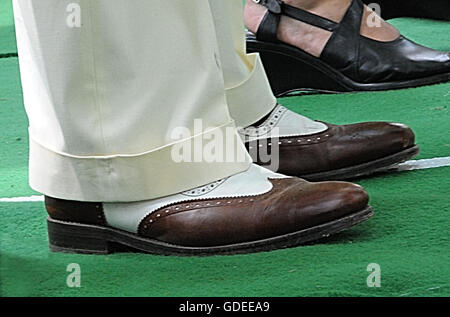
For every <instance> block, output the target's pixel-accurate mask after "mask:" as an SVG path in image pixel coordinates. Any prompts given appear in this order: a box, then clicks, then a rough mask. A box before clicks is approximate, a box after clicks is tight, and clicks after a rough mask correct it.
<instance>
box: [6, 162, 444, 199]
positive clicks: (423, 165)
mask: <svg viewBox="0 0 450 317" xmlns="http://www.w3.org/2000/svg"><path fill="white" fill-rule="evenodd" d="M444 166H450V156H447V157H436V158H432V159H424V160H411V161H407V162H405V163H401V164H399V165H397V166H396V167H393V168H390V169H388V170H389V171H399V172H401V171H413V170H423V169H429V168H436V167H444ZM43 201H44V196H29V197H12V198H0V203H25V202H43Z"/></svg>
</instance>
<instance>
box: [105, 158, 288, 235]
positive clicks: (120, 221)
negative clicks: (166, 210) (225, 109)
mask: <svg viewBox="0 0 450 317" xmlns="http://www.w3.org/2000/svg"><path fill="white" fill-rule="evenodd" d="M268 178H288V177H287V176H284V175H282V174H278V173H274V172H272V171H270V170H268V169H265V168H263V167H260V166H258V165H256V164H252V165H251V166H250V168H249V169H248V170H247V171H245V172H243V173H239V174H236V175H233V176H230V177H228V178H226V179H223V180H219V181H216V182H213V183H211V184H208V185H205V186H201V187H198V188H195V189H192V190H190V191H186V192H184V193H179V194H176V195H171V196H167V197H162V198H158V199H153V200H148V201H142V202H131V203H104V204H103V210H104V213H105V217H106V221H107V222H108V224H109V225H110V226H112V227H114V228H119V229H122V230H126V231H129V232H133V233H137V229H138V226H139V223H140V222H141V221H142V219H144V218H145V217H146V216H147V215H148V214H150V213H152V212H154V211H155V210H158V209H160V208H163V207H164V206H168V205H172V204H174V203H180V202H183V201H190V200H196V199H199V200H200V199H215V198H235V197H244V196H256V195H262V194H265V193H267V192H269V191H270V190H271V189H272V183H271V182H270V181H269V180H268ZM203 190H204V191H203ZM202 192H203V194H202Z"/></svg>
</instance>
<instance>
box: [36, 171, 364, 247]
mask: <svg viewBox="0 0 450 317" xmlns="http://www.w3.org/2000/svg"><path fill="white" fill-rule="evenodd" d="M45 204H46V208H47V211H48V214H49V217H48V219H47V221H48V233H49V243H50V248H51V250H53V251H62V252H78V253H94V254H95V253H97V254H106V253H112V252H115V251H117V250H123V249H124V248H123V246H125V247H128V248H132V249H135V250H138V251H143V252H148V253H152V254H162V255H217V254H238V253H250V252H257V251H269V250H274V249H279V248H287V247H294V246H298V245H301V244H304V243H307V242H310V241H314V240H317V239H320V238H323V237H326V236H329V235H331V234H334V233H337V232H339V231H342V230H344V229H348V228H350V227H352V226H354V225H356V224H359V223H360V222H362V221H364V220H366V219H368V218H369V217H370V216H372V214H373V213H372V209H371V207H370V206H368V195H367V193H366V192H365V191H364V189H362V187H360V186H358V185H354V184H351V183H345V182H323V183H309V182H307V181H304V180H302V179H299V178H295V177H294V178H291V177H285V176H283V175H280V174H275V173H272V172H270V171H268V170H266V169H263V168H261V167H259V166H257V165H252V166H251V167H250V168H249V170H247V171H246V172H243V173H239V174H236V175H234V176H231V177H229V178H226V179H223V180H220V181H217V182H214V183H212V184H208V185H205V186H202V187H199V188H196V189H193V190H190V191H187V192H184V193H180V194H176V195H172V196H168V197H164V198H160V199H154V200H150V201H143V202H135V203H92V202H75V201H66V200H61V199H55V198H51V197H46V199H45Z"/></svg>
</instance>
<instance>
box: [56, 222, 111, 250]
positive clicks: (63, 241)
mask: <svg viewBox="0 0 450 317" xmlns="http://www.w3.org/2000/svg"><path fill="white" fill-rule="evenodd" d="M47 229H48V240H49V247H50V250H51V251H54V252H68V253H83V254H109V253H113V252H114V250H113V245H112V244H111V243H109V242H108V240H107V239H106V235H107V234H106V230H105V229H103V228H101V227H98V226H94V225H85V224H78V223H70V222H65V221H59V220H54V219H51V218H50V217H49V218H47Z"/></svg>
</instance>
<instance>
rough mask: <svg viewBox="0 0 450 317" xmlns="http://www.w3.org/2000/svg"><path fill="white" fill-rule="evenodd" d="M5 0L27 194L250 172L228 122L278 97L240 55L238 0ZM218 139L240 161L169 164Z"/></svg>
mask: <svg viewBox="0 0 450 317" xmlns="http://www.w3.org/2000/svg"><path fill="white" fill-rule="evenodd" d="M13 1H14V13H15V24H16V33H17V42H18V50H19V62H20V71H21V78H22V86H23V93H24V103H25V108H26V111H27V115H28V119H29V136H30V173H29V178H30V185H31V187H32V188H33V189H35V190H37V191H39V192H41V193H43V194H45V195H48V196H52V197H56V198H62V199H70V200H80V201H104V202H126V201H140V200H148V199H153V198H157V197H163V196H166V195H170V194H174V193H177V192H181V191H184V190H188V189H191V188H194V187H197V186H200V185H204V184H207V183H210V182H213V181H215V180H218V179H221V178H224V177H227V176H230V175H233V174H236V173H239V172H242V171H244V170H246V169H248V167H249V165H250V164H251V158H250V157H249V156H248V154H247V152H246V151H245V148H244V146H243V144H242V142H241V140H240V139H239V137H238V136H237V133H236V131H235V127H236V126H238V127H245V126H247V125H249V124H251V123H253V122H256V121H257V120H259V119H261V118H262V117H263V116H265V115H266V114H267V113H269V112H270V111H271V109H273V107H274V106H275V103H276V100H275V98H274V96H273V94H272V92H271V90H270V87H269V84H268V81H267V78H266V75H265V73H264V70H263V68H262V65H261V61H260V59H259V56H257V55H247V54H246V52H245V31H244V25H243V16H242V15H243V10H242V9H243V8H242V1H241V0H226V1H224V0H38V1H37V0H13ZM199 120H201V121H199ZM196 121H197V123H195V122H196ZM199 122H200V123H201V124H200V126H201V127H200V128H199V127H198V126H199ZM179 128H184V130H183V131H190V132H191V133H190V134H189V135H186V134H184V136H183V137H179V138H174V131H176V130H177V129H179ZM230 130H231V133H229V131H230ZM226 131H227V132H228V133H226ZM219 132H221V133H219ZM218 133H219V134H218ZM220 134H221V135H226V137H225V138H224V139H225V140H224V141H223V142H224V143H227V144H228V143H230V144H233V142H234V143H235V144H236V146H235V150H236V152H237V154H236V157H239V156H240V157H241V158H244V159H241V160H238V159H235V160H216V161H211V160H209V161H207V160H200V161H188V160H184V161H181V162H180V161H176V160H174V159H173V150H174V147H175V146H178V147H179V146H180V145H182V146H184V145H186V148H189V146H191V144H193V143H195V141H201V140H207V139H211V138H212V135H220Z"/></svg>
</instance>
